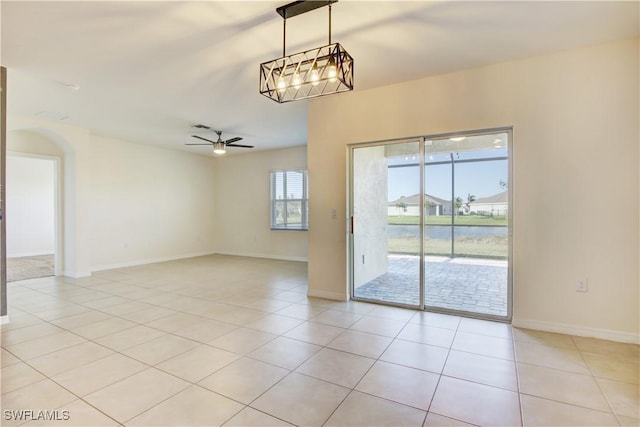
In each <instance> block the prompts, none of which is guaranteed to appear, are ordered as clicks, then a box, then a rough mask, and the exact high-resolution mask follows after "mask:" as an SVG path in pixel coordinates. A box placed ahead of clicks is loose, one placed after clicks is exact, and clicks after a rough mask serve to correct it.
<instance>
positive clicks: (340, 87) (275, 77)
mask: <svg viewBox="0 0 640 427" xmlns="http://www.w3.org/2000/svg"><path fill="white" fill-rule="evenodd" d="M337 1H338V0H324V1H294V2H293V3H289V4H287V5H284V6H281V7H279V8H277V9H276V11H277V12H278V14H279V15H280V16H282V18H283V22H284V30H283V38H282V57H281V58H277V59H274V60H271V61H267V62H263V63H262V64H260V93H261V94H262V95H264V96H266V97H267V98H270V99H272V100H274V101H276V102H278V103H284V102H290V101H297V100H300V99H307V98H315V97H317V96H322V95H330V94H333V93H339V92H346V91H350V90H353V58H352V57H351V55H349V53H348V52H347V51H346V50H345V49H344V47H342V45H340V43H332V42H331V4H332V3H335V2H337ZM323 6H329V44H327V45H326V46H321V47H318V48H315V49H310V50H306V51H304V52H299V53H294V54H292V55H286V50H285V48H286V34H287V32H286V29H287V18H291V17H294V16H296V15H300V14H302V13H306V12H309V11H311V10H314V9H317V8H320V7H323Z"/></svg>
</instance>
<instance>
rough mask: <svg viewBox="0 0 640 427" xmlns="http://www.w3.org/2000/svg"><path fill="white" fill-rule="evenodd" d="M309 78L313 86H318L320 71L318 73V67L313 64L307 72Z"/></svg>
mask: <svg viewBox="0 0 640 427" xmlns="http://www.w3.org/2000/svg"><path fill="white" fill-rule="evenodd" d="M309 80H311V85H313V86H318V85H319V84H320V73H318V67H317V66H315V65H314V66H313V68H312V69H311V72H310V73H309Z"/></svg>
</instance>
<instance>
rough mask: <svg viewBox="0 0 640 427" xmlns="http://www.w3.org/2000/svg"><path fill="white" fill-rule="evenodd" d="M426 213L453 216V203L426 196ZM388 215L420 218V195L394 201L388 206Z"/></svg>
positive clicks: (403, 197)
mask: <svg viewBox="0 0 640 427" xmlns="http://www.w3.org/2000/svg"><path fill="white" fill-rule="evenodd" d="M424 204H425V212H426V214H427V215H434V216H439V215H451V201H450V200H444V199H440V198H439V197H435V196H431V195H429V194H425V195H424ZM387 214H388V215H391V216H394V215H406V216H419V215H420V214H421V212H420V194H414V195H413V196H408V197H405V196H402V197H400V198H399V199H396V200H392V201H390V202H389V203H388V204H387Z"/></svg>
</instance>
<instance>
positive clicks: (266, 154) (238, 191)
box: [209, 146, 314, 261]
mask: <svg viewBox="0 0 640 427" xmlns="http://www.w3.org/2000/svg"><path fill="white" fill-rule="evenodd" d="M306 168H307V148H306V147H305V146H300V147H293V148H286V149H281V150H269V151H258V152H246V153H241V154H240V153H239V154H236V155H231V156H224V157H216V159H215V173H216V175H215V178H214V179H213V180H212V181H211V183H210V184H209V185H210V191H211V192H215V198H216V216H215V218H216V223H217V227H216V235H217V239H218V252H219V253H224V254H231V255H245V256H255V257H264V258H275V259H289V260H298V261H303V260H306V259H307V232H306V231H295V230H275V231H272V230H271V229H270V228H271V223H270V221H271V218H270V189H269V172H273V171H279V170H297V169H306ZM313 179H314V178H313V177H309V181H311V180H313ZM311 197H313V196H311ZM312 226H313V225H311V227H312Z"/></svg>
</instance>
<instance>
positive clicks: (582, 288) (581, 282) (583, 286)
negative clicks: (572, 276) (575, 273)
mask: <svg viewBox="0 0 640 427" xmlns="http://www.w3.org/2000/svg"><path fill="white" fill-rule="evenodd" d="M588 290H589V289H588V286H587V279H578V280H577V281H576V292H587V291H588Z"/></svg>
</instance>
